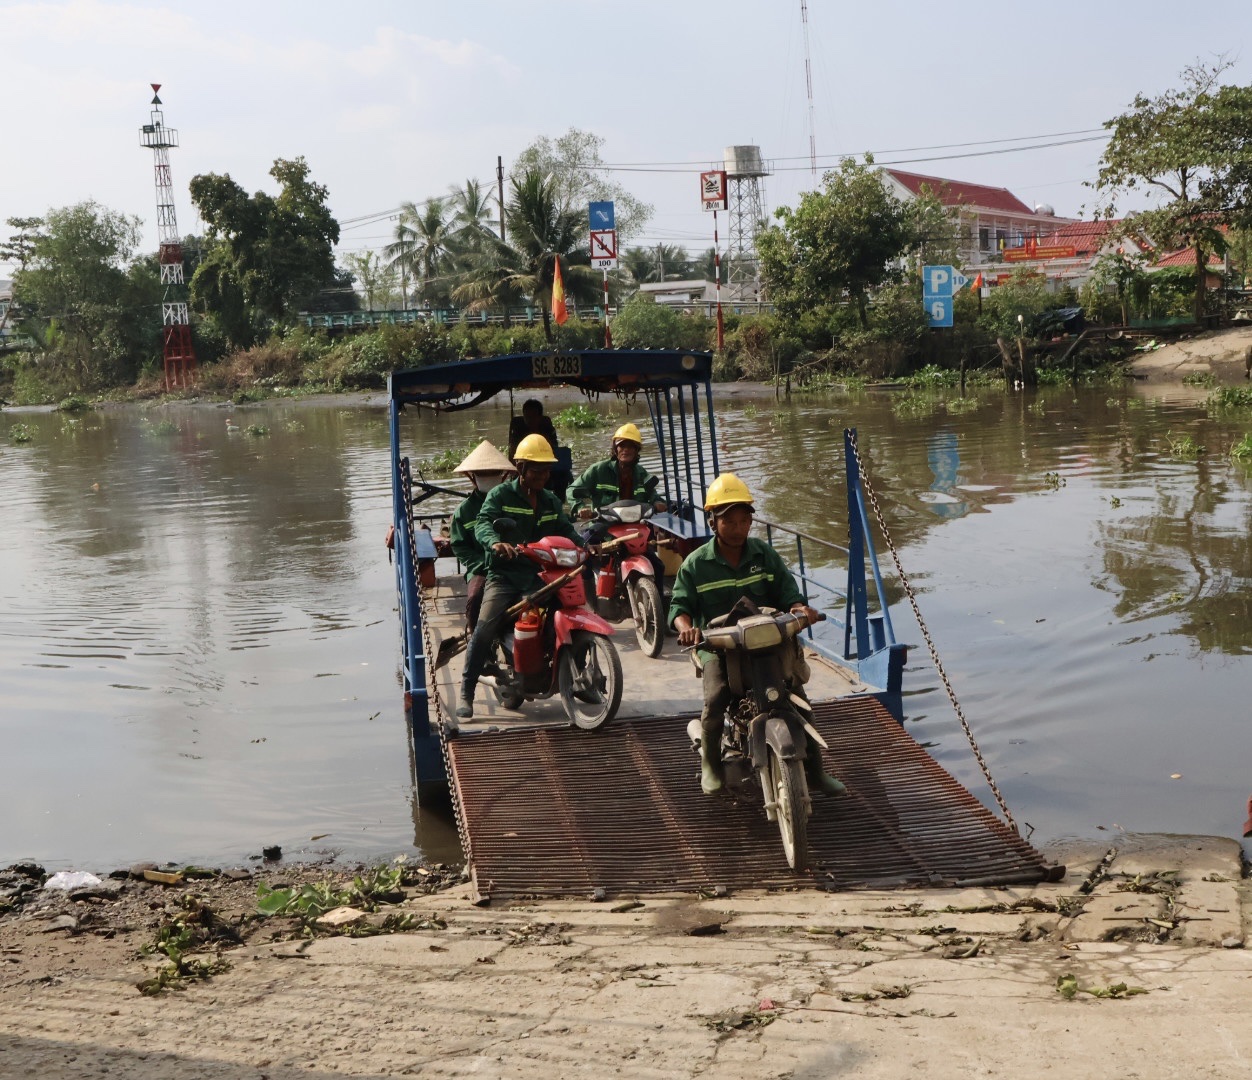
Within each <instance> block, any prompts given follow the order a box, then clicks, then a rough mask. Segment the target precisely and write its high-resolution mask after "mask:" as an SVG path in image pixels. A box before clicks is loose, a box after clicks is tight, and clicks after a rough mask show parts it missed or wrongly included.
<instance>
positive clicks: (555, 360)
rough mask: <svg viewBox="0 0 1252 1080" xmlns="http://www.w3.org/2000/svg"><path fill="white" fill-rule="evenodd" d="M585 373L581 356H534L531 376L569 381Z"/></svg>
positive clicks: (531, 362)
mask: <svg viewBox="0 0 1252 1080" xmlns="http://www.w3.org/2000/svg"><path fill="white" fill-rule="evenodd" d="M582 373H583V358H582V357H581V356H578V355H575V356H532V357H531V358H530V374H531V378H534V379H569V378H576V377H578V376H579V375H581V374H582Z"/></svg>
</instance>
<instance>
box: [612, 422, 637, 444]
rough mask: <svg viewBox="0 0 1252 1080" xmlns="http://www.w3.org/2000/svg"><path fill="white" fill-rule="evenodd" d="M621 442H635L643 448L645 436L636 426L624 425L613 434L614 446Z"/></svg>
mask: <svg viewBox="0 0 1252 1080" xmlns="http://www.w3.org/2000/svg"><path fill="white" fill-rule="evenodd" d="M619 442H633V443H638V444H639V445H640V446H643V436H642V435H640V434H639V429H638V428H637V427H635V425H634V424H623V425H622V426H621V427H619V428H618V429H617V430H616V431H615V432H613V445H614V446H616V445H617V444H618V443H619Z"/></svg>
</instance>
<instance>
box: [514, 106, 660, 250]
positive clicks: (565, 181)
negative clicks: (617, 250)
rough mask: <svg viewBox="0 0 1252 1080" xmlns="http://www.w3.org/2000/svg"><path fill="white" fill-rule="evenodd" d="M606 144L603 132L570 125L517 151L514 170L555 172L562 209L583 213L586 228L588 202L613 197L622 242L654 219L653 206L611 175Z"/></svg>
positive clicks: (619, 238) (563, 210)
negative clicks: (604, 150)
mask: <svg viewBox="0 0 1252 1080" xmlns="http://www.w3.org/2000/svg"><path fill="white" fill-rule="evenodd" d="M603 145H604V139H603V138H601V137H600V136H599V135H593V134H592V133H591V132H589V131H579V130H578V128H570V129H569V131H567V132H566V133H565V134H564V135H562V136H560V138H558V139H555V140H553V139H549V138H547V137H546V136H541V137H540V138H538V139H536V140H535V141H534V142H533V143H531V144H530V145H529V146H528V147H526V149H525V150H523V151H522V152H521V153H520V154H518V155H517V160H516V161H515V162H514V163H513V172H514V174H515V175H518V176H524V175H525V174H527V173H529V172H538V173H540V174H544V175H549V176H551V177H552V186H553V190H554V194H555V198H556V203H557V206H558V207H559V209H560V211H561V213H563V214H564V213H578V214H580V215H581V216H582V225H583V228H584V229H586V228H587V205H588V204H589V203H592V202H599V201H604V200H612V201H613V203H614V207H613V209H614V214H615V217H616V221H617V237H618V242H619V243H621V244H624V243H625V241H626V240H628V239H630V237H632V236H636V235H638V234H639V232H641V231H642V229H643V227H644V226H645V225H646V224H647V223H648V221H649V220H650V219H651V217H652V206H651V205H650V204H648V203H645V202H643V201H641V200H640V199H637V198H635V196H633V195H631V194H630V193H629V192H628V191H627V190H626V189H625V188H624V187H622V186H621V185H620V184H617V183H614V182H613V181H612V180H610V179H608V177H607V176H606V175H605V173H604V159H603V158H601V156H600V148H601V147H602V146H603ZM507 223H508V217H507V215H506V217H505V224H506V225H507ZM506 232H507V229H506Z"/></svg>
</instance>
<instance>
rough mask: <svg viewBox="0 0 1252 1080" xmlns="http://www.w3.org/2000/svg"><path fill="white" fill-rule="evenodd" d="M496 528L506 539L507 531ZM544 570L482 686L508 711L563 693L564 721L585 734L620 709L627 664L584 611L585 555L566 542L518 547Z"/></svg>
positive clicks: (550, 539) (601, 625)
mask: <svg viewBox="0 0 1252 1080" xmlns="http://www.w3.org/2000/svg"><path fill="white" fill-rule="evenodd" d="M502 524H503V523H502V522H497V524H496V531H497V533H500V534H501V535H502V536H504V534H505V533H507V532H508V528H507V526H505V527H502ZM516 550H517V553H518V556H519V557H520V558H526V559H530V560H531V562H533V563H536V564H537V565H538V567H539V580H540V581H541V582H543V585H542V586H541V587H540V588H539V589H537V590H536V591H535V592H533V593H531V594H530V595H529V596H527V597H526V598H525V599H523V600H521V601H519V602H518V603H517V604H515V605H514V606H513V607H512V608H510V609H509V614H510V615H511V616H513V615H515V616H516V617H517V618H516V622H514V623H513V624H512V625H511V626H510V627H509V629H508V630H507V631H506V633H505V634H504V637H503V640H499V641H497V642H496V643H495V650H494V655H493V659H492V662H491V663H488V665H487V668H486V670H485V672H484V674H485V675H486V676H487V677H486V678H484V679H483V681H484V682H488V681H492V682H494V689H495V693H496V696H497V697H498V698H499V699H500V704H501V705H503V706H504V707H505V708H506V709H516V708H518V707H519V706H520V705H521V703H522V702H523V701H534V700H536V699H539V698H547V697H551V696H552V695H553V694H560V696H561V705H562V707H563V708H564V709H565V714H566V715H567V716H568V717H569V718H570V721H571V722H572V723H573V724H574V725H575V726H577V727H580V728H584V729H586V730H588V731H590V730H593V729H595V728H598V727H600V726H601V725H603V724H606V723H608V722H609V721H610V720H612V719H613V717H614V716H616V715H617V710H618V707H619V706H620V705H621V703H622V661H621V659H620V657H618V655H617V650H616V649H615V648H614V647H613V641H612V638H613V627H611V626H610V625H609V624H608V623H607V622H605V621H604V620H603V619H602V618H600V616H599V615H597V614H595V613H594V612H592V611H590V610H589V609H588V608H587V590H586V587H585V586H584V584H583V566H584V564H585V563H586V561H587V552H586V551H585V550H584V549H583V548H581V547H579V546H578V545H577V544H575V543H574V542H573V541H572V540H569V539H567V538H566V537H564V536H545V537H543V538H542V539H540V540H536V541H535V542H534V543H533V544H518V545H516Z"/></svg>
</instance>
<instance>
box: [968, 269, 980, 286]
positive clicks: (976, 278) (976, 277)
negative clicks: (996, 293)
mask: <svg viewBox="0 0 1252 1080" xmlns="http://www.w3.org/2000/svg"><path fill="white" fill-rule="evenodd" d="M970 288H972V289H981V288H982V273H981V272H979V273H978V274H977V275H976V276H975V277H974V284H973V285H971V286H970Z"/></svg>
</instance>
